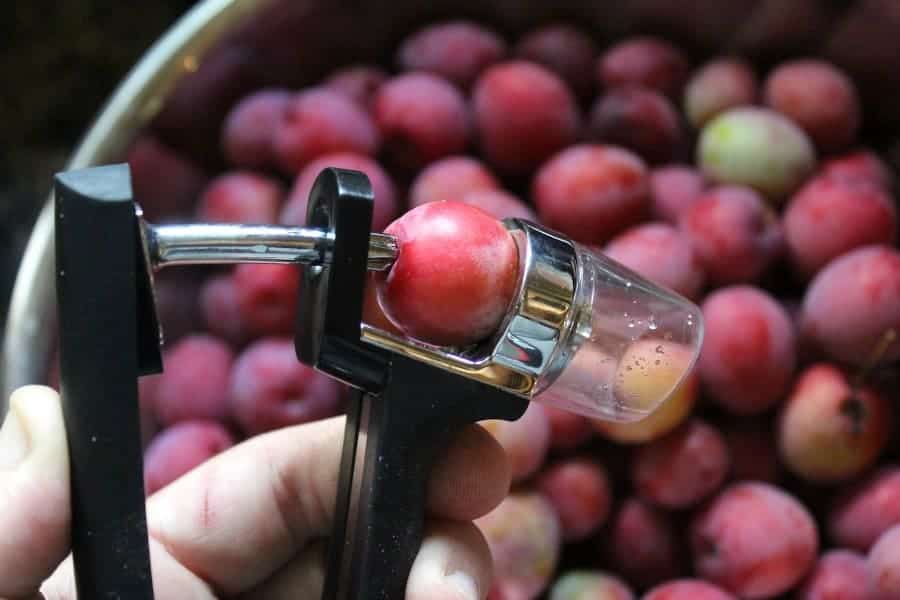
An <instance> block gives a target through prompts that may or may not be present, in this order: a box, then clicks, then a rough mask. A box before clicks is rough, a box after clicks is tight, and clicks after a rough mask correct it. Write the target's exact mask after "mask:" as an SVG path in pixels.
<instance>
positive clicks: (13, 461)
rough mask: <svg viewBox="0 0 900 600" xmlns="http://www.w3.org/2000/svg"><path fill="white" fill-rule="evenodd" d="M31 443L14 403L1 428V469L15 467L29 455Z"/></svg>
mask: <svg viewBox="0 0 900 600" xmlns="http://www.w3.org/2000/svg"><path fill="white" fill-rule="evenodd" d="M30 445H31V444H30V440H29V437H28V429H27V428H26V427H25V423H24V422H23V419H22V415H20V414H19V411H17V410H16V407H15V404H13V406H12V407H11V408H10V409H9V412H8V413H7V414H6V419H5V420H4V421H3V427H2V428H0V469H4V470H12V469H13V468H15V467H16V466H17V465H18V464H19V463H20V462H22V461H23V460H24V459H25V457H26V456H28V450H29V446H30Z"/></svg>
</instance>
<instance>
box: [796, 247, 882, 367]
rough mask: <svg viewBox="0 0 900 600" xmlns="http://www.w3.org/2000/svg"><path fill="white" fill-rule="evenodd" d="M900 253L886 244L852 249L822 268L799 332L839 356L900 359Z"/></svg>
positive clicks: (859, 359) (808, 291)
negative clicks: (890, 335)
mask: <svg viewBox="0 0 900 600" xmlns="http://www.w3.org/2000/svg"><path fill="white" fill-rule="evenodd" d="M898 298H900V252H898V251H897V250H896V249H895V248H890V247H887V246H864V247H862V248H857V249H856V250H852V251H850V252H848V253H846V254H844V255H842V256H840V257H838V258H836V259H835V260H833V261H832V262H830V263H829V264H828V265H827V266H825V268H823V269H822V270H821V271H819V273H818V275H816V277H815V279H813V281H812V283H810V285H809V287H808V288H807V289H806V296H805V297H804V298H803V309H802V314H801V317H800V323H801V331H802V333H803V335H804V337H805V338H806V339H807V340H808V341H809V342H810V343H811V344H813V345H815V346H817V347H818V348H820V349H822V350H823V351H824V352H825V353H826V354H827V355H828V356H830V357H831V358H834V359H836V360H840V361H845V362H848V363H851V364H854V365H860V364H864V363H866V362H868V361H870V360H872V359H873V358H876V357H875V356H874V355H875V354H880V356H879V357H877V358H880V359H881V361H884V362H888V361H892V360H896V359H897V358H900V336H895V337H894V341H893V342H892V343H889V344H887V345H886V346H885V347H884V348H883V350H882V349H881V348H879V346H881V345H882V344H883V342H884V341H885V340H886V338H885V335H886V334H887V333H888V332H890V331H892V330H893V331H894V332H895V333H897V332H900V302H898V301H897V299H898Z"/></svg>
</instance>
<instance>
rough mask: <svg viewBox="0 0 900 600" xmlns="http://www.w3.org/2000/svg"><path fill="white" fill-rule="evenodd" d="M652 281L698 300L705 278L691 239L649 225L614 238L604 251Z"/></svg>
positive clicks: (660, 225)
mask: <svg viewBox="0 0 900 600" xmlns="http://www.w3.org/2000/svg"><path fill="white" fill-rule="evenodd" d="M603 252H604V253H605V254H606V255H607V256H609V257H610V258H612V259H613V260H616V261H618V262H620V263H622V264H623V265H625V266H626V267H628V268H629V269H631V270H633V271H636V272H637V273H638V274H640V275H643V276H644V277H646V278H647V279H649V280H650V281H652V282H654V283H657V284H659V285H661V286H663V287H667V288H669V289H671V290H673V291H675V292H677V293H679V294H681V295H682V296H685V297H687V298H691V299H693V300H696V299H697V298H698V297H699V296H700V291H701V290H702V289H703V282H704V279H705V275H704V273H703V269H702V267H701V266H700V261H699V260H698V259H697V257H696V256H695V255H694V251H693V249H692V248H691V244H690V242H689V241H688V239H687V238H686V237H685V236H684V235H683V234H682V233H681V232H680V231H678V230H677V229H675V228H674V227H672V226H671V225H666V224H663V223H647V224H644V225H638V226H637V227H634V228H632V229H629V230H628V231H626V232H625V233H623V234H621V235H619V236H617V237H615V238H613V240H612V241H611V242H610V243H609V244H607V245H606V248H605V249H604V251H603Z"/></svg>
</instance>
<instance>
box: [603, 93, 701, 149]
mask: <svg viewBox="0 0 900 600" xmlns="http://www.w3.org/2000/svg"><path fill="white" fill-rule="evenodd" d="M590 135H591V138H592V139H594V140H597V141H600V142H605V143H608V144H616V145H619V146H623V147H625V148H628V149H629V150H631V151H633V152H635V153H637V154H639V155H640V156H641V158H643V159H644V160H646V161H647V162H648V163H650V164H658V163H664V162H668V161H670V160H672V159H673V158H674V157H675V156H677V155H678V154H679V153H680V150H681V149H682V147H683V145H684V132H683V131H682V128H681V122H680V121H679V119H678V113H677V112H676V111H675V107H673V106H672V104H671V102H669V101H668V100H667V99H666V97H665V96H663V95H662V94H660V93H658V92H655V91H653V90H649V89H645V88H641V87H624V88H614V89H612V90H609V91H608V92H607V93H606V94H604V95H603V96H601V97H600V98H598V99H597V101H596V102H595V103H594V106H593V108H592V109H591V117H590Z"/></svg>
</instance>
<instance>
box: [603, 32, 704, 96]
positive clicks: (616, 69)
mask: <svg viewBox="0 0 900 600" xmlns="http://www.w3.org/2000/svg"><path fill="white" fill-rule="evenodd" d="M597 76H598V78H599V80H600V83H601V84H602V85H603V86H604V87H607V88H614V87H622V86H628V85H641V86H644V87H648V88H651V89H654V90H658V91H660V92H662V93H663V94H666V95H667V96H669V97H672V98H674V97H677V96H678V94H680V93H681V88H682V86H683V85H684V82H685V80H686V79H687V77H688V61H687V57H685V55H684V53H682V52H681V50H679V49H678V48H676V47H674V46H672V45H671V44H669V43H668V42H665V41H663V40H661V39H659V38H654V37H634V38H629V39H627V40H625V41H622V42H620V43H618V44H616V45H615V46H613V47H611V48H609V49H608V50H607V51H606V53H604V54H603V56H601V57H600V61H599V62H598V64H597Z"/></svg>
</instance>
